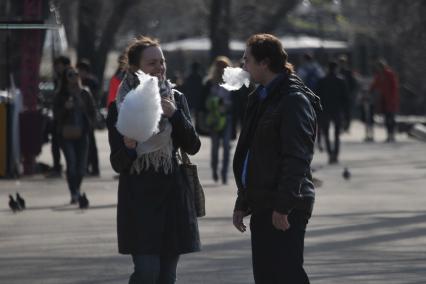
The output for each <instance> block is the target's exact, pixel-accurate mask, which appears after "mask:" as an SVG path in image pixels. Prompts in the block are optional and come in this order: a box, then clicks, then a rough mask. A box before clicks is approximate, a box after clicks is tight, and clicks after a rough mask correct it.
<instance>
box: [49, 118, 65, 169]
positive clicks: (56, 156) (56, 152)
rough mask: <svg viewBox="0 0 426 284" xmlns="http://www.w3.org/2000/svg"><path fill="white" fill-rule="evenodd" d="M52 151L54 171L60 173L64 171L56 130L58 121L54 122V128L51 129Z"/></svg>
mask: <svg viewBox="0 0 426 284" xmlns="http://www.w3.org/2000/svg"><path fill="white" fill-rule="evenodd" d="M51 129H52V130H51V139H52V140H51V145H50V146H51V148H50V149H51V151H52V158H53V171H55V172H60V171H62V166H61V149H60V145H59V135H58V132H57V129H56V121H55V120H53V121H52V127H51Z"/></svg>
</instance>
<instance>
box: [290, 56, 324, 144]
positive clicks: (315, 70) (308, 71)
mask: <svg viewBox="0 0 426 284" xmlns="http://www.w3.org/2000/svg"><path fill="white" fill-rule="evenodd" d="M297 75H298V76H299V77H300V79H302V81H303V82H304V83H305V85H306V86H307V87H308V88H309V89H311V90H312V91H315V90H316V89H317V84H318V81H319V80H320V79H321V78H323V77H324V75H325V74H324V70H323V69H322V68H321V66H320V65H319V64H318V62H317V61H316V60H315V58H314V57H313V56H312V54H310V53H305V54H303V62H302V65H301V66H300V67H299V68H298V69H297ZM318 119H320V118H318ZM321 134H322V133H321V131H318V133H317V145H318V150H319V151H320V152H322V151H323V142H322V135H321Z"/></svg>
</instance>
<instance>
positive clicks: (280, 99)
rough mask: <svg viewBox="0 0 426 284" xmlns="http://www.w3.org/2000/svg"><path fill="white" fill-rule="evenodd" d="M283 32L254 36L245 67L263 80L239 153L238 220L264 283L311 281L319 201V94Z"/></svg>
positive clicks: (258, 277) (250, 107)
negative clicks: (307, 252)
mask: <svg viewBox="0 0 426 284" xmlns="http://www.w3.org/2000/svg"><path fill="white" fill-rule="evenodd" d="M287 58H288V56H287V53H286V52H285V50H284V48H283V46H282V44H281V42H280V41H279V39H278V38H276V37H275V36H273V35H270V34H256V35H253V36H251V37H250V38H249V39H248V40H247V45H246V50H245V52H244V69H245V70H246V71H247V72H248V73H249V74H250V77H251V80H252V81H254V82H255V83H257V84H258V87H257V88H256V90H255V91H254V92H253V93H252V94H250V96H249V100H248V105H247V111H246V114H247V115H246V119H245V123H244V126H243V129H242V130H241V134H240V137H239V140H238V144H237V148H236V150H235V156H234V175H235V181H236V183H237V188H238V193H237V199H236V201H235V207H234V213H233V224H234V226H235V227H236V228H237V230H238V231H240V232H245V231H246V226H245V224H244V223H243V218H244V217H245V216H247V215H249V214H251V219H250V231H251V249H252V264H253V274H254V281H255V283H257V284H269V283H271V284H275V283H280V284H282V283H288V284H296V283H297V284H308V283H309V278H308V276H307V274H306V272H305V270H304V268H303V250H304V238H305V230H306V225H307V223H308V220H309V218H310V216H311V214H312V210H313V204H314V200H315V190H314V184H313V182H312V174H311V166H310V165H311V162H312V159H313V154H314V145H315V136H316V128H317V118H316V117H317V115H316V113H317V112H319V111H320V109H321V105H320V102H319V98H318V97H317V96H315V95H314V94H313V93H312V91H311V90H310V89H308V88H307V87H306V86H305V85H304V84H303V82H302V81H301V80H300V79H299V78H298V77H297V76H296V75H295V74H294V71H293V68H292V65H291V64H289V63H288V62H287Z"/></svg>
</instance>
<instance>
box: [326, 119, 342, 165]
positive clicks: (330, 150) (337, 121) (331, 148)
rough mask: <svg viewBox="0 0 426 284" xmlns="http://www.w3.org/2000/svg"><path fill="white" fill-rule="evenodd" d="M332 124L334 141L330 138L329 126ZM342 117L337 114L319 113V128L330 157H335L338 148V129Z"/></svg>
mask: <svg viewBox="0 0 426 284" xmlns="http://www.w3.org/2000/svg"><path fill="white" fill-rule="evenodd" d="M331 124H333V125H334V141H333V144H334V145H332V142H331V140H330V126H331ZM341 125H342V119H341V117H340V115H339V114H329V113H323V114H321V129H322V133H323V134H324V139H325V145H326V147H327V152H328V155H329V156H330V157H334V158H336V159H337V157H338V155H339V150H340V131H341Z"/></svg>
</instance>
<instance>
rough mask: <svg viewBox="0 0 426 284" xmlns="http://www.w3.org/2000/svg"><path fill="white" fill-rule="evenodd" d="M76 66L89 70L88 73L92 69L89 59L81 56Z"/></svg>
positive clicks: (79, 68)
mask: <svg viewBox="0 0 426 284" xmlns="http://www.w3.org/2000/svg"><path fill="white" fill-rule="evenodd" d="M76 67H77V69H78V70H83V71H86V72H89V73H90V71H91V70H92V67H91V64H90V61H89V59H87V58H81V59H80V60H79V61H78V62H77V64H76Z"/></svg>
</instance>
